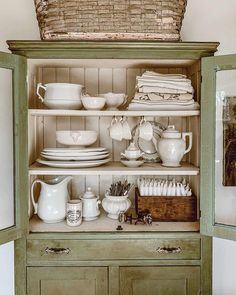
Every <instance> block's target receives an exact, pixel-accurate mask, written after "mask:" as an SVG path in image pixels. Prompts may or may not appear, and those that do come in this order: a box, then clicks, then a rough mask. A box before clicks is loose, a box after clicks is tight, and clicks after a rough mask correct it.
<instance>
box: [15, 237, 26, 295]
mask: <svg viewBox="0 0 236 295" xmlns="http://www.w3.org/2000/svg"><path fill="white" fill-rule="evenodd" d="M15 295H26V239H25V238H22V239H19V240H16V241H15Z"/></svg>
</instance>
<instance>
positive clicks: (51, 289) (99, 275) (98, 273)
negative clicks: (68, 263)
mask: <svg viewBox="0 0 236 295" xmlns="http://www.w3.org/2000/svg"><path fill="white" fill-rule="evenodd" d="M107 279H108V270H107V268H106V267H28V269H27V295H108V280H107Z"/></svg>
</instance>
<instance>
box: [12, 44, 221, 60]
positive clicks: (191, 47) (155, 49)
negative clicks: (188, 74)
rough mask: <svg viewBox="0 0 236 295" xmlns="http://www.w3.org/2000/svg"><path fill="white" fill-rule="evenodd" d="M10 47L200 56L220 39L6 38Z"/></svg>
mask: <svg viewBox="0 0 236 295" xmlns="http://www.w3.org/2000/svg"><path fill="white" fill-rule="evenodd" d="M7 44H8V46H9V50H10V51H11V52H12V53H14V54H18V55H23V56H25V57H28V58H47V59H49V58H94V59H97V58H104V59H110V58H121V59H130V58H135V59H192V60H195V59H199V58H201V57H206V56H211V55H214V53H215V52H216V51H217V47H218V46H219V42H155V41H143V42H141V41H129V42H127V41H7Z"/></svg>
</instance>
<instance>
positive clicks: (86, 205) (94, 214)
mask: <svg viewBox="0 0 236 295" xmlns="http://www.w3.org/2000/svg"><path fill="white" fill-rule="evenodd" d="M81 200H82V204H83V210H82V214H83V215H82V216H83V219H84V220H85V221H90V220H95V219H97V218H98V216H99V215H100V210H99V204H101V201H100V200H99V197H97V196H96V195H95V194H94V193H93V192H92V189H91V187H88V189H87V191H86V192H85V193H84V195H83V197H82V198H81Z"/></svg>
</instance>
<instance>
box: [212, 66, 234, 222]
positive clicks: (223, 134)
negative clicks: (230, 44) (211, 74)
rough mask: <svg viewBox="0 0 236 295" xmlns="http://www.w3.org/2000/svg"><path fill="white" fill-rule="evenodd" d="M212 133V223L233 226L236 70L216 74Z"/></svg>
mask: <svg viewBox="0 0 236 295" xmlns="http://www.w3.org/2000/svg"><path fill="white" fill-rule="evenodd" d="M209 131H210V130H209ZM215 132H216V150H215V153H216V154H215V157H216V158H215V223H218V224H226V225H236V70H223V71H218V72H217V74H216V130H215Z"/></svg>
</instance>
